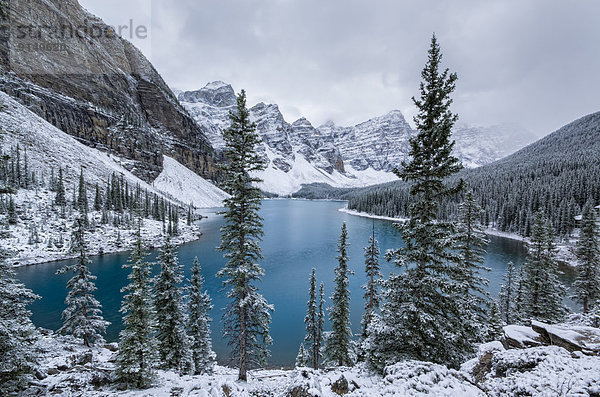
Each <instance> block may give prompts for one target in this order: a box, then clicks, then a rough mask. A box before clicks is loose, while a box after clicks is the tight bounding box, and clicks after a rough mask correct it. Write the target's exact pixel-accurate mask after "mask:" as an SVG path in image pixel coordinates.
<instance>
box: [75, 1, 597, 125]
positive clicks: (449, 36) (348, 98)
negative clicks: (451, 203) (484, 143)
mask: <svg viewBox="0 0 600 397" xmlns="http://www.w3.org/2000/svg"><path fill="white" fill-rule="evenodd" d="M81 3H82V4H83V5H84V6H86V7H87V8H88V9H89V10H90V11H92V12H94V13H96V14H98V15H99V16H101V17H103V18H105V20H106V21H107V22H109V23H112V24H116V23H120V21H118V20H117V19H121V20H123V19H125V20H128V19H129V18H130V17H132V18H136V17H137V15H136V13H143V15H141V16H140V18H143V17H144V15H147V13H148V10H149V8H151V16H152V30H151V51H149V50H145V52H146V53H147V54H148V55H149V56H150V58H151V60H152V62H153V63H154V65H155V66H156V68H157V69H158V70H159V72H160V73H161V74H162V76H163V77H164V78H165V80H166V81H167V82H168V83H169V84H170V85H171V86H172V87H175V88H179V89H188V90H190V89H197V88H200V87H202V86H204V85H205V84H206V83H207V82H208V81H212V80H223V81H226V82H229V83H231V84H232V85H233V86H234V88H235V89H236V90H240V89H241V88H245V89H246V91H247V93H248V96H249V101H250V102H251V103H254V102H257V101H265V102H274V103H278V104H279V105H280V108H281V109H282V112H283V113H284V116H285V117H286V119H288V121H293V120H294V119H296V118H298V117H300V116H306V117H307V118H308V119H309V120H311V121H312V122H313V123H314V124H320V123H322V122H324V121H326V120H328V119H332V120H334V121H335V122H336V123H338V124H342V125H344V124H353V123H356V122H360V121H364V120H366V119H368V118H370V117H374V116H377V115H380V114H383V113H385V112H387V111H389V110H392V109H400V110H402V111H403V113H404V114H405V115H406V116H407V119H410V118H411V116H412V115H413V114H414V112H415V109H414V108H413V105H412V101H411V97H412V96H413V95H417V94H418V84H419V80H420V70H421V68H422V66H423V64H424V63H425V60H426V51H427V48H428V44H429V40H430V37H431V34H432V32H435V33H436V35H437V36H438V38H439V41H440V44H441V46H442V51H443V53H444V62H443V63H444V66H445V67H449V68H450V69H451V70H452V71H456V72H457V73H458V76H459V81H458V84H457V90H456V94H455V101H454V110H455V111H456V112H457V113H458V114H459V116H460V119H461V121H462V122H467V123H475V124H495V123H501V122H517V123H520V124H522V125H524V126H525V127H528V128H529V129H531V130H533V131H534V132H537V133H539V134H543V133H548V132H551V131H553V130H555V129H556V128H558V127H560V126H561V125H563V124H565V123H568V122H570V121H572V120H574V119H576V118H578V117H580V116H583V115H585V114H587V113H591V112H593V111H597V110H600V109H599V104H598V97H599V95H598V93H599V92H600V77H599V74H598V71H600V46H599V45H598V43H599V42H600V24H598V23H597V18H598V15H600V2H598V1H597V0H578V1H569V2H565V1H558V0H557V1H549V0H507V1H474V0H473V1H470V0H458V1H456V0H454V1H452V2H450V1H443V0H438V1H382V0H375V1H358V0H337V1H323V0H319V1H317V0H270V1H263V0H260V1H259V0H227V1H223V0H210V1H209V0H178V1H173V0H130V1H128V2H121V4H125V5H123V6H122V7H125V8H121V9H119V12H116V11H115V9H114V7H112V8H111V7H109V6H108V5H107V4H108V3H106V1H105V0H81Z"/></svg>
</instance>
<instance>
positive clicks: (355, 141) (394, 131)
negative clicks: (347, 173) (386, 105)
mask: <svg viewBox="0 0 600 397" xmlns="http://www.w3.org/2000/svg"><path fill="white" fill-rule="evenodd" d="M319 131H320V132H321V134H323V135H326V136H331V137H332V138H333V143H334V145H335V146H336V147H338V148H339V150H340V153H341V155H342V158H343V159H344V162H345V163H346V164H349V165H350V166H352V168H354V169H355V170H359V171H363V170H366V169H368V168H372V169H374V170H376V171H386V172H391V171H392V170H393V169H394V168H395V167H398V166H399V165H400V163H401V162H402V161H403V160H405V159H406V158H407V155H408V149H409V146H408V140H409V139H410V137H411V135H412V134H413V130H412V129H411V128H410V125H408V123H407V122H406V120H405V119H404V116H403V115H402V113H400V111H399V110H394V111H391V112H389V113H388V114H386V115H384V116H380V117H376V118H374V119H371V120H369V121H365V122H364V123H360V124H357V125H355V126H354V127H339V126H336V125H335V124H333V123H331V122H330V123H327V124H325V125H322V126H320V127H319Z"/></svg>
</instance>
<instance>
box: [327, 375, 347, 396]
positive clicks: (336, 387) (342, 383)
mask: <svg viewBox="0 0 600 397" xmlns="http://www.w3.org/2000/svg"><path fill="white" fill-rule="evenodd" d="M331 391H332V392H334V393H335V394H338V395H340V396H341V395H344V394H346V393H348V391H349V386H348V379H346V378H345V377H344V375H342V376H340V378H339V379H338V380H336V381H335V382H333V383H332V384H331Z"/></svg>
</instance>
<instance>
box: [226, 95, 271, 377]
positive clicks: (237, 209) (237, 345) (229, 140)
mask: <svg viewBox="0 0 600 397" xmlns="http://www.w3.org/2000/svg"><path fill="white" fill-rule="evenodd" d="M229 119H230V120H231V126H230V127H229V128H228V129H226V130H225V131H223V140H224V141H225V157H226V159H227V164H226V165H225V166H224V169H225V172H226V174H227V177H226V180H225V182H224V187H225V190H226V191H227V192H228V193H229V194H230V195H231V196H230V197H229V198H227V199H225V200H224V205H225V207H226V211H224V212H223V214H224V216H225V221H226V224H225V226H223V227H222V228H221V235H222V236H221V245H220V246H219V250H220V251H223V252H225V254H224V256H225V258H226V259H227V264H226V265H225V266H224V267H223V269H221V270H220V271H219V272H218V273H217V275H218V276H219V277H222V278H224V279H225V280H224V282H223V285H224V287H229V292H228V293H227V297H228V298H229V299H230V303H229V304H228V305H227V308H226V311H225V314H224V322H225V324H224V328H223V333H224V336H225V338H227V339H229V345H230V346H231V347H232V359H233V360H234V361H237V363H238V365H239V374H238V379H239V380H244V381H245V380H247V370H248V368H249V366H251V365H253V364H257V365H264V364H265V363H266V359H267V357H268V355H269V350H268V349H267V346H269V345H270V344H272V339H271V336H270V334H269V325H270V323H271V312H272V311H273V306H272V305H270V304H268V303H267V301H266V299H265V298H264V297H263V296H262V295H261V294H260V293H259V292H258V287H257V286H256V285H255V284H256V282H258V281H259V280H260V279H261V277H262V276H263V275H264V270H263V269H262V268H261V267H260V265H259V264H258V263H257V262H258V260H260V259H262V253H261V248H260V241H261V240H262V235H263V230H262V218H261V217H260V215H259V214H258V210H259V209H260V203H261V197H262V195H261V192H260V189H259V188H257V187H256V186H254V185H253V184H255V183H258V182H260V179H259V178H256V177H253V176H252V175H251V174H252V173H254V172H256V171H260V170H262V169H264V163H263V161H262V158H261V156H260V155H259V154H258V153H256V150H255V149H256V145H257V144H259V143H260V137H259V136H258V134H257V132H256V125H255V124H254V123H253V122H251V121H250V114H249V112H248V109H247V108H246V93H245V91H244V90H242V92H241V93H240V94H239V95H238V97H237V107H236V110H235V111H234V112H230V113H229Z"/></svg>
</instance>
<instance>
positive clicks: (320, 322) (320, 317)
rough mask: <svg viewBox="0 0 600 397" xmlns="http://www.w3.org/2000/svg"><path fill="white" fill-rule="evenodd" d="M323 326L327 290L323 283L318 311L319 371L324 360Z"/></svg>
mask: <svg viewBox="0 0 600 397" xmlns="http://www.w3.org/2000/svg"><path fill="white" fill-rule="evenodd" d="M323 325H325V288H324V287H323V282H321V284H320V285H319V308H318V310H317V345H316V351H317V369H318V367H319V365H320V364H321V361H322V359H323V339H324V335H325V334H324V332H323Z"/></svg>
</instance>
